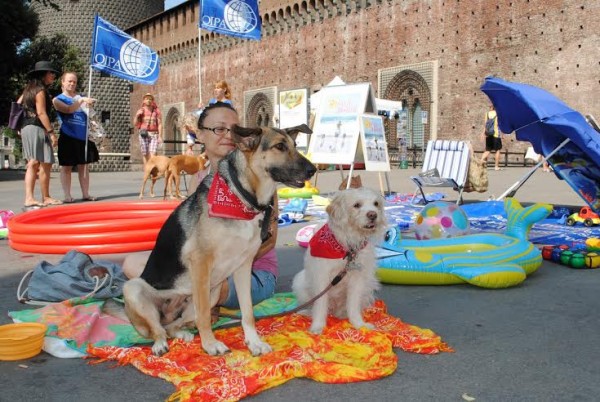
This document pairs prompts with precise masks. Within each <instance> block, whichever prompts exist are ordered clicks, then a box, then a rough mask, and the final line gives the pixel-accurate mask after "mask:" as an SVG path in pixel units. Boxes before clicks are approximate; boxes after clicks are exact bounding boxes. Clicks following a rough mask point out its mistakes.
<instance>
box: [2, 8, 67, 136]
mask: <svg viewBox="0 0 600 402" xmlns="http://www.w3.org/2000/svg"><path fill="white" fill-rule="evenodd" d="M34 1H36V2H37V3H39V4H41V5H43V6H45V7H52V8H53V9H55V10H57V11H60V7H59V6H58V4H56V3H55V2H54V1H52V0H34ZM30 4H31V1H30V0H0V10H2V12H0V32H2V34H1V35H0V49H2V51H0V77H2V78H1V79H0V126H2V125H5V124H6V122H7V120H8V111H9V109H10V102H12V101H13V100H14V99H15V96H16V95H17V94H18V93H19V92H20V90H21V89H22V82H21V81H20V79H19V74H20V73H21V72H23V71H29V70H27V68H28V67H31V66H30V65H28V64H24V63H26V61H25V60H23V59H22V58H21V57H20V56H19V54H20V50H21V49H22V47H23V46H24V44H26V43H27V41H30V40H33V39H34V38H35V36H36V35H37V33H38V28H39V25H40V22H39V18H38V15H37V14H36V13H35V11H33V10H32V9H31V7H30Z"/></svg>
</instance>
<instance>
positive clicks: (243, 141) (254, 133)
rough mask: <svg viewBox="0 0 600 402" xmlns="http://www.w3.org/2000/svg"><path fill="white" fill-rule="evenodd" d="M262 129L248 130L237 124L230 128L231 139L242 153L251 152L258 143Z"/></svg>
mask: <svg viewBox="0 0 600 402" xmlns="http://www.w3.org/2000/svg"><path fill="white" fill-rule="evenodd" d="M261 135H262V129H261V128H259V127H254V128H248V127H241V126H238V125H237V124H236V125H234V126H233V127H232V128H231V139H232V140H233V142H235V143H236V145H237V146H238V148H240V149H241V150H242V151H253V150H255V149H256V148H257V147H258V144H259V143H260V136H261Z"/></svg>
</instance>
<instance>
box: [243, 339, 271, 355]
mask: <svg viewBox="0 0 600 402" xmlns="http://www.w3.org/2000/svg"><path fill="white" fill-rule="evenodd" d="M246 345H247V346H248V350H250V353H252V356H260V355H264V354H266V353H269V352H272V351H273V349H271V346H269V344H268V343H266V342H263V341H261V340H260V339H255V340H253V341H249V340H248V339H246Z"/></svg>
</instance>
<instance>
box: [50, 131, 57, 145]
mask: <svg viewBox="0 0 600 402" xmlns="http://www.w3.org/2000/svg"><path fill="white" fill-rule="evenodd" d="M48 135H49V136H50V141H51V142H52V147H53V148H56V147H57V146H58V137H56V134H55V133H54V131H51V132H49V133H48Z"/></svg>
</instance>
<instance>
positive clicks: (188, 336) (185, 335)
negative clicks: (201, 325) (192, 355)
mask: <svg viewBox="0 0 600 402" xmlns="http://www.w3.org/2000/svg"><path fill="white" fill-rule="evenodd" d="M173 338H177V339H181V340H182V341H184V342H191V341H193V340H194V334H192V333H191V332H189V331H185V330H183V329H182V330H180V331H176V332H175V333H173Z"/></svg>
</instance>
